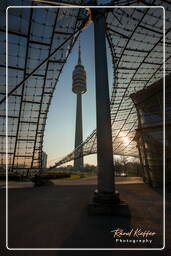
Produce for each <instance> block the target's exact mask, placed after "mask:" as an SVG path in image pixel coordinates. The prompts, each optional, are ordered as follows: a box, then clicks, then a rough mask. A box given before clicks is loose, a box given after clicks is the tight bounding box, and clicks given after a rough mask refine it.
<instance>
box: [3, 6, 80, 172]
mask: <svg viewBox="0 0 171 256" xmlns="http://www.w3.org/2000/svg"><path fill="white" fill-rule="evenodd" d="M2 4H3V3H2ZM15 5H30V1H15ZM35 5H40V4H35ZM4 9H5V8H4ZM1 10H3V9H1ZM2 15H3V19H1V24H0V25H1V27H0V33H1V37H0V38H1V39H0V40H1V45H2V47H1V52H0V54H1V63H0V68H1V77H2V79H1V84H0V85H1V86H0V100H3V99H4V97H5V93H6V88H5V87H6V86H5V79H4V78H5V65H6V63H5V35H6V34H5V12H3V13H2ZM78 15H79V9H60V8H9V9H8V92H10V91H11V90H12V89H14V88H15V87H16V86H17V85H18V84H20V83H21V82H22V81H23V79H25V78H26V77H27V76H28V75H29V74H30V73H31V72H32V71H33V70H34V69H35V68H36V67H37V66H38V65H39V64H40V63H41V62H42V61H43V60H44V59H45V58H47V57H48V56H49V55H50V54H51V53H52V52H53V51H54V50H55V49H56V48H57V47H59V46H60V45H61V44H62V43H63V42H64V41H65V40H66V39H67V37H69V36H70V35H71V34H72V33H73V32H75V31H76V29H77V27H78V26H79V25H80V21H78V19H77V17H78ZM78 34H79V33H77V34H75V35H74V36H73V37H72V39H70V40H68V42H67V43H66V44H65V45H63V46H62V47H61V48H60V49H59V50H58V51H57V52H56V53H55V54H54V55H53V57H51V58H50V59H49V60H48V61H46V63H45V64H44V65H43V66H41V67H40V68H39V69H38V70H36V71H35V72H34V74H33V75H32V76H31V77H30V78H29V79H28V80H27V81H26V82H25V83H23V84H22V85H21V86H19V87H18V88H16V89H15V91H14V92H13V93H12V94H11V95H10V96H9V98H8V164H9V166H10V167H12V169H20V168H21V169H23V168H33V169H34V168H35V169H36V168H39V167H40V163H41V150H42V145H43V134H44V128H45V124H46V118H47V113H48V109H49V105H50V103H51V98H52V95H53V92H54V89H55V86H56V83H57V81H58V79H59V76H60V73H61V71H62V68H63V65H64V63H65V62H66V60H67V57H68V55H69V53H70V51H71V49H72V47H73V45H74V42H75V40H76V38H77V36H78ZM0 108H1V115H0V154H1V162H0V165H2V166H3V165H4V164H5V163H6V161H5V153H6V145H5V130H6V126H5V125H6V124H5V101H4V102H2V103H1V105H0Z"/></svg>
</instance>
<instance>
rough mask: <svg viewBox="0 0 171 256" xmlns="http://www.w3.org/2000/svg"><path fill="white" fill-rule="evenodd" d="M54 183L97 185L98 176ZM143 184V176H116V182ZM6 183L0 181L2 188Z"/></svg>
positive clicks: (28, 185)
mask: <svg viewBox="0 0 171 256" xmlns="http://www.w3.org/2000/svg"><path fill="white" fill-rule="evenodd" d="M51 181H52V182H53V183H54V185H59V186H64V185H71V186H75V185H96V184H97V176H93V177H88V178H81V179H74V180H62V179H56V180H51ZM135 183H136V184H141V183H143V181H142V178H141V177H116V184H135ZM5 187H6V184H5V182H4V181H0V189H1V188H5ZM32 187H34V184H33V182H30V181H27V182H26V181H20V182H17V181H10V182H9V183H8V188H32Z"/></svg>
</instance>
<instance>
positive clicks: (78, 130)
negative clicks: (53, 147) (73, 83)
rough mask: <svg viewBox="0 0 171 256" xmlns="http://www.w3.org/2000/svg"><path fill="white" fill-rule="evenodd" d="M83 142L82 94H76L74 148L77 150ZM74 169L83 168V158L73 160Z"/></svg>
mask: <svg viewBox="0 0 171 256" xmlns="http://www.w3.org/2000/svg"><path fill="white" fill-rule="evenodd" d="M82 141H83V128H82V94H77V106H76V127H75V148H77V147H78V146H79V145H80V144H81V143H82ZM74 168H75V169H78V170H79V169H80V168H83V157H80V158H79V159H75V160H74Z"/></svg>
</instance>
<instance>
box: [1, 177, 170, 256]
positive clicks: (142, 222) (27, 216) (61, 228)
mask: <svg viewBox="0 0 171 256" xmlns="http://www.w3.org/2000/svg"><path fill="white" fill-rule="evenodd" d="M81 180H82V181H81ZM85 181H86V182H87V184H84V185H82V184H81V185H80V184H78V183H77V184H74V182H76V180H73V181H71V183H72V184H71V183H70V184H68V185H67V186H66V184H63V185H61V184H60V186H59V185H56V186H52V187H36V188H19V189H18V188H13V189H9V223H8V224H9V229H8V246H9V247H10V248H42V247H43V248H117V247H119V248H120V247H121V248H127V247H130V248H132V247H135V248H137V247H146V248H148V247H152V248H155V247H158V248H160V247H162V234H163V230H162V228H163V226H162V212H163V209H162V195H161V193H159V192H157V191H155V190H153V189H151V188H150V187H149V186H148V185H146V184H143V183H139V184H138V183H134V184H133V183H130V184H118V188H119V191H120V197H121V199H122V200H125V201H126V202H127V203H128V205H129V208H130V212H131V218H128V217H115V216H110V217H104V216H103V217H102V216H101V217H100V216H88V214H87V205H88V203H89V201H90V199H91V198H92V195H93V191H94V189H95V188H96V185H94V183H95V178H94V177H92V178H86V179H85V180H84V179H80V180H79V182H85ZM120 182H121V180H120ZM134 182H135V180H134ZM170 199H171V194H168V196H167V201H166V205H167V218H166V221H167V222H166V224H167V225H166V227H167V241H168V242H167V248H169V246H170V245H169V241H170V240H169V239H170V237H171V228H170V226H169V225H170V223H171V217H170V212H171V204H170ZM0 201H1V205H3V206H4V208H3V209H4V211H3V216H2V215H1V218H0V225H1V227H2V228H1V230H0V238H1V244H0V245H1V252H2V253H1V254H0V255H3V256H5V255H47V256H49V255H66V254H64V253H62V252H61V251H51V252H50V251H46V252H39V251H37V252H33V251H25V252H24V254H23V251H20V252H19V251H7V250H6V249H5V248H4V244H5V189H1V190H0ZM117 228H122V229H124V231H130V230H131V229H134V230H136V229H137V228H139V229H141V230H142V231H145V230H150V231H152V232H155V233H156V235H155V237H154V238H153V241H152V243H151V245H149V244H148V243H146V244H142V243H137V244H133V243H131V244H129V243H118V242H116V241H115V239H114V238H113V236H112V233H111V232H110V231H111V230H113V229H117ZM148 252H149V253H150V251H146V253H148ZM130 253H131V254H129V255H137V254H136V251H135V253H134V254H133V252H132V251H130ZM159 253H160V252H159V251H158V252H156V253H155V255H161V254H159ZM73 255H81V254H80V253H79V254H78V253H75V252H73ZM83 255H86V254H83ZM91 255H94V254H91ZM97 255H100V252H99V253H98V254H97ZM101 255H107V254H106V252H105V254H101ZM110 255H119V256H120V255H128V252H126V254H124V252H120V251H119V254H118V251H115V252H112V251H110ZM138 255H140V256H141V255H146V254H142V253H141V252H139V253H138ZM148 255H151V254H148ZM164 255H169V254H168V252H167V253H166V254H164Z"/></svg>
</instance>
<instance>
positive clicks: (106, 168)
mask: <svg viewBox="0 0 171 256" xmlns="http://www.w3.org/2000/svg"><path fill="white" fill-rule="evenodd" d="M92 12H93V19H94V39H95V76H96V115H97V161H98V192H99V193H106V192H108V193H114V192H115V185H114V165H113V146H112V130H111V117H110V99H109V83H108V70H107V55H106V41H105V16H104V13H105V9H101V8H100V9H93V11H92Z"/></svg>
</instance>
